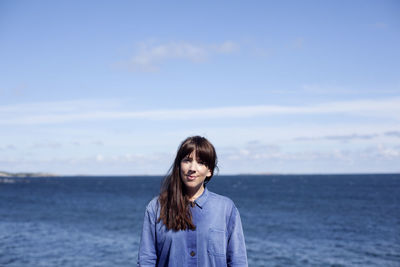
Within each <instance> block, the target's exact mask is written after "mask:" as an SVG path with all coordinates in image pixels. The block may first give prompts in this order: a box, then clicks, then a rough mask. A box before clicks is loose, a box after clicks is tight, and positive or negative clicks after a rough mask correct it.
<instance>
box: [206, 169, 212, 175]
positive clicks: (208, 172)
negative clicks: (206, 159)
mask: <svg viewBox="0 0 400 267" xmlns="http://www.w3.org/2000/svg"><path fill="white" fill-rule="evenodd" d="M206 177H211V171H210V169H208V171H207V174H206Z"/></svg>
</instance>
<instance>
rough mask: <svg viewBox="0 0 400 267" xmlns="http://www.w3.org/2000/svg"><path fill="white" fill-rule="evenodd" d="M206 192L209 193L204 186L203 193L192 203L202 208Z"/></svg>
mask: <svg viewBox="0 0 400 267" xmlns="http://www.w3.org/2000/svg"><path fill="white" fill-rule="evenodd" d="M208 194H209V193H208V189H207V187H205V188H204V191H203V193H202V194H201V195H200V196H199V197H198V198H197V199H196V200H195V201H194V203H196V205H197V206H199V208H201V209H202V208H203V206H204V204H205V203H206V201H207V198H208Z"/></svg>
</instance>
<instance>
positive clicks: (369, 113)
mask: <svg viewBox="0 0 400 267" xmlns="http://www.w3.org/2000/svg"><path fill="white" fill-rule="evenodd" d="M399 14H400V2H399V1H385V0H383V1H377V0H376V1H369V0H363V1H356V0H354V1H41V0H38V1H28V0H26V1H23V0H21V1H12V0H3V1H1V2H0V171H9V172H49V173H54V174H60V175H81V174H85V175H164V174H165V173H167V171H168V169H169V167H170V166H171V164H172V162H173V160H174V157H175V153H176V150H177V148H178V146H179V144H180V143H181V141H183V140H184V139H185V138H186V137H188V136H192V135H201V136H204V137H206V138H208V139H209V140H210V141H211V142H212V143H213V144H214V146H215V148H216V150H217V155H218V162H219V173H220V174H221V175H222V174H249V173H254V174H269V173H280V174H319V173H324V174H325V173H332V174H338V173H392V172H397V173H398V172H400V16H399Z"/></svg>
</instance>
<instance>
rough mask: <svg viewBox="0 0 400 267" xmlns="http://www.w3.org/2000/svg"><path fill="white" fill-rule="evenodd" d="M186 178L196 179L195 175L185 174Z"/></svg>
mask: <svg viewBox="0 0 400 267" xmlns="http://www.w3.org/2000/svg"><path fill="white" fill-rule="evenodd" d="M186 178H187V179H188V180H189V181H193V180H195V179H196V176H195V175H186Z"/></svg>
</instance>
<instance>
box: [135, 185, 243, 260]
mask: <svg viewBox="0 0 400 267" xmlns="http://www.w3.org/2000/svg"><path fill="white" fill-rule="evenodd" d="M190 209H191V212H192V218H193V223H194V224H195V225H196V229H195V230H184V231H173V230H167V229H166V227H165V225H164V224H163V223H162V221H160V222H158V223H157V219H158V218H159V216H160V204H159V202H158V198H157V197H156V198H154V199H153V200H152V201H150V203H149V204H148V206H147V208H146V213H145V216H144V223H143V230H142V237H141V241H140V248H139V255H138V266H173V267H174V266H199V267H207V266H218V267H219V266H247V255H246V245H245V241H244V236H243V229H242V223H241V220H240V215H239V211H238V210H237V208H236V207H235V205H234V204H233V202H232V200H230V199H229V198H227V197H224V196H220V195H217V194H215V193H212V192H210V191H208V190H207V188H206V189H205V190H204V192H203V194H202V195H201V196H200V197H198V198H197V199H196V200H195V205H194V206H193V207H191V208H190Z"/></svg>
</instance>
